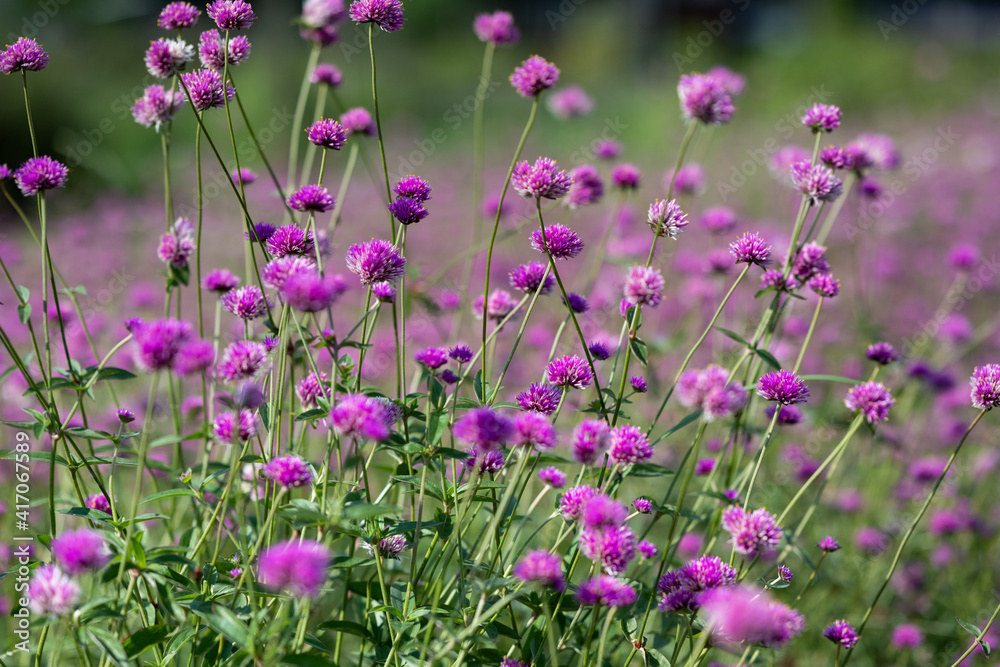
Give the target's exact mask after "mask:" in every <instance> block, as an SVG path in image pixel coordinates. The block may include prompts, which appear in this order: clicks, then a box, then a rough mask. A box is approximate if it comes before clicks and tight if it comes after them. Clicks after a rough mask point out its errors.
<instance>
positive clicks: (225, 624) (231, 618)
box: [191, 597, 250, 647]
mask: <svg viewBox="0 0 1000 667" xmlns="http://www.w3.org/2000/svg"><path fill="white" fill-rule="evenodd" d="M191 611H192V612H193V613H195V614H197V615H198V616H201V617H202V618H203V619H205V622H207V623H208V625H209V627H210V628H212V629H213V630H215V631H216V632H218V633H219V634H220V635H222V636H223V637H225V638H226V639H228V640H229V641H231V642H233V643H234V644H236V645H237V646H240V647H246V646H248V645H249V644H250V628H248V627H247V624H246V623H244V622H243V621H241V620H240V619H239V618H238V617H237V616H236V614H234V613H233V612H232V611H231V610H230V609H229V608H228V607H224V606H222V605H217V604H212V603H211V602H206V601H205V600H204V599H202V598H201V597H198V598H196V599H194V600H192V602H191Z"/></svg>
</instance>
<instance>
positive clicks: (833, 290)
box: [809, 273, 840, 299]
mask: <svg viewBox="0 0 1000 667" xmlns="http://www.w3.org/2000/svg"><path fill="white" fill-rule="evenodd" d="M809 289H811V290H812V291H813V292H815V293H816V294H818V295H820V296H821V297H823V298H825V299H832V298H833V297H835V296H837V295H838V294H840V281H839V280H837V279H836V278H834V277H833V276H831V275H830V274H829V273H818V274H816V275H815V276H813V277H812V278H810V279H809Z"/></svg>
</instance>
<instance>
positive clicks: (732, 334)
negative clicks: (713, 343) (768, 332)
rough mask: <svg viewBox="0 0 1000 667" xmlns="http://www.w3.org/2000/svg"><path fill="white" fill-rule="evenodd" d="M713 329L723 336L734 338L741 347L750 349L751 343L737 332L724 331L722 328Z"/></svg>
mask: <svg viewBox="0 0 1000 667" xmlns="http://www.w3.org/2000/svg"><path fill="white" fill-rule="evenodd" d="M712 328H713V329H715V330H716V331H718V332H719V333H721V334H722V335H723V336H726V337H728V338H732V339H733V340H735V341H736V342H737V343H739V344H740V345H746V346H747V347H750V342H749V341H748V340H747V339H746V338H744V337H743V336H741V335H739V334H738V333H736V332H735V331H730V330H729V329H723V328H722V327H712Z"/></svg>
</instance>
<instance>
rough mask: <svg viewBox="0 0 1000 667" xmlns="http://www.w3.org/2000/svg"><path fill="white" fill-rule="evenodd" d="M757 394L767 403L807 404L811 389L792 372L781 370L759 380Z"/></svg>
mask: <svg viewBox="0 0 1000 667" xmlns="http://www.w3.org/2000/svg"><path fill="white" fill-rule="evenodd" d="M757 394H758V395H759V396H761V397H762V398H763V399H764V400H767V401H775V402H777V403H780V404H781V405H794V404H796V403H805V401H806V399H808V398H809V387H807V386H806V385H805V383H804V382H802V380H801V379H799V376H798V375H796V374H795V373H793V372H792V371H787V370H780V371H773V372H771V373H765V374H764V375H763V376H761V378H760V379H759V380H757Z"/></svg>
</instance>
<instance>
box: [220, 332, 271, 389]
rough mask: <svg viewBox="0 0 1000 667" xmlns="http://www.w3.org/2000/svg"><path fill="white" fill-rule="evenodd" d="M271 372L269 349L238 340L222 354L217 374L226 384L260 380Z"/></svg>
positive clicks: (254, 342) (252, 342)
mask: <svg viewBox="0 0 1000 667" xmlns="http://www.w3.org/2000/svg"><path fill="white" fill-rule="evenodd" d="M269 370H271V359H270V358H269V357H268V356H267V349H266V348H265V347H264V346H263V345H262V344H260V343H258V342H256V341H252V340H238V341H236V342H234V343H231V344H230V345H229V347H227V348H226V350H225V352H223V353H222V361H220V362H219V365H218V367H217V368H216V372H217V373H218V375H219V377H220V378H221V379H222V380H224V381H225V382H240V381H241V380H258V379H260V378H261V377H262V376H264V375H265V374H267V372H268V371H269Z"/></svg>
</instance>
